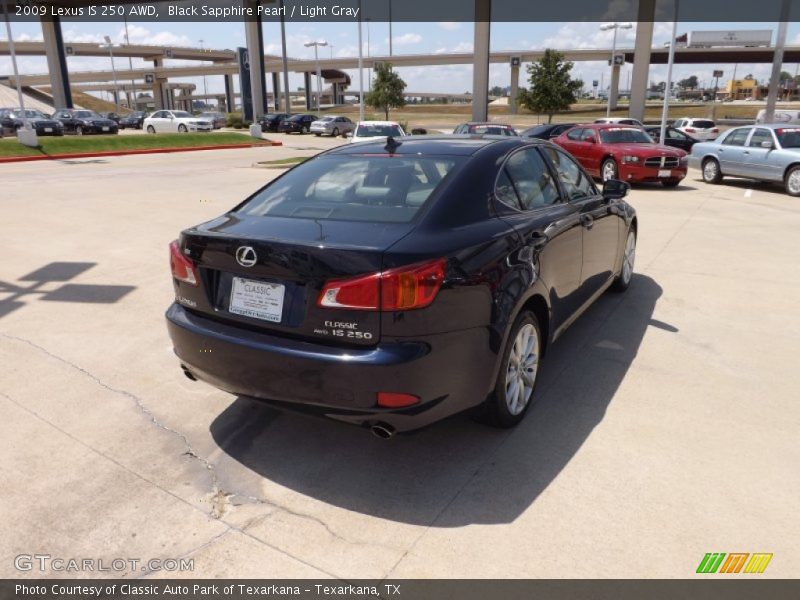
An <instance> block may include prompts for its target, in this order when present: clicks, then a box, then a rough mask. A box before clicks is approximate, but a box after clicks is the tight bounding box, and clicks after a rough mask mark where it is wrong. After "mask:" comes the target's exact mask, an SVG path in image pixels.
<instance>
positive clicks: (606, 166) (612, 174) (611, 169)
mask: <svg viewBox="0 0 800 600" xmlns="http://www.w3.org/2000/svg"><path fill="white" fill-rule="evenodd" d="M616 178H617V165H616V163H615V162H614V161H613V160H611V159H609V160H607V161H606V162H604V163H603V181H608V180H609V179H616Z"/></svg>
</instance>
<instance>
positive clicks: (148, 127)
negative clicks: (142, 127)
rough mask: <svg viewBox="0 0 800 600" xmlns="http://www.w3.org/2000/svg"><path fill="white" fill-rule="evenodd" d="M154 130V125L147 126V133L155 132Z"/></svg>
mask: <svg viewBox="0 0 800 600" xmlns="http://www.w3.org/2000/svg"><path fill="white" fill-rule="evenodd" d="M155 132H156V128H155V127H153V126H152V125H148V126H147V133H155Z"/></svg>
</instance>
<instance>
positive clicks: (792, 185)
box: [784, 165, 800, 197]
mask: <svg viewBox="0 0 800 600" xmlns="http://www.w3.org/2000/svg"><path fill="white" fill-rule="evenodd" d="M784 184H785V187H786V193H787V194H789V195H790V196H795V197H797V196H800V165H797V166H794V167H792V168H791V169H789V170H788V171H787V172H786V178H785V180H784Z"/></svg>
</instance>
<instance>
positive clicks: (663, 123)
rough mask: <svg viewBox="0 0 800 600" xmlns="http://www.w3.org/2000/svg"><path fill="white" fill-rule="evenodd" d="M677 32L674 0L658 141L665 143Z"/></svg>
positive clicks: (676, 14)
mask: <svg viewBox="0 0 800 600" xmlns="http://www.w3.org/2000/svg"><path fill="white" fill-rule="evenodd" d="M677 34H678V0H675V17H674V19H673V20H672V37H671V38H670V43H669V61H668V62H667V89H666V90H665V93H664V107H663V108H662V109H661V137H659V138H658V140H659V142H660V143H662V144H664V143H666V142H665V140H666V137H665V136H666V134H667V115H668V114H669V92H670V86H671V85H672V65H673V64H674V62H675V37H676V36H677Z"/></svg>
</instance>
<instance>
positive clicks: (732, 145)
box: [689, 123, 800, 196]
mask: <svg viewBox="0 0 800 600" xmlns="http://www.w3.org/2000/svg"><path fill="white" fill-rule="evenodd" d="M689 166H691V167H694V168H696V169H700V170H701V171H702V173H703V181H705V182H706V183H719V182H720V181H722V178H723V177H727V176H731V177H744V178H747V179H756V180H758V181H771V182H780V183H783V185H784V187H785V188H786V193H787V194H789V195H790V196H800V125H797V126H795V125H784V124H779V123H776V124H771V125H756V126H753V125H749V126H747V127H736V128H734V129H729V130H728V131H726V132H725V133H723V134H721V135H720V136H719V137H718V138H717V139H716V140H714V141H713V142H700V143H699V144H695V145H694V146H693V147H692V153H691V155H690V156H689Z"/></svg>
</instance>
